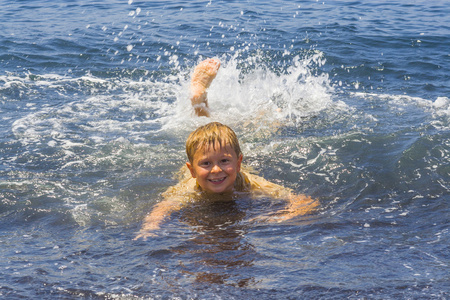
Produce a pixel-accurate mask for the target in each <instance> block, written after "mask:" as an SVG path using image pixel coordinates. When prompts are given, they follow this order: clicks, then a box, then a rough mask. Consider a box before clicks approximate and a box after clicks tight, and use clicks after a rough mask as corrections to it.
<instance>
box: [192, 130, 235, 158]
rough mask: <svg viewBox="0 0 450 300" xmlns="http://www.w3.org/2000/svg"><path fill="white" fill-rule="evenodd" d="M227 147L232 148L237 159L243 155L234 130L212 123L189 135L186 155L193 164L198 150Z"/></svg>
mask: <svg viewBox="0 0 450 300" xmlns="http://www.w3.org/2000/svg"><path fill="white" fill-rule="evenodd" d="M225 146H229V147H231V148H232V149H233V150H234V152H235V153H236V156H237V157H239V156H241V155H242V152H241V147H240V146H239V140H238V138H237V136H236V133H234V131H233V129H231V128H230V127H228V126H226V125H223V124H221V123H219V122H211V123H208V124H206V125H203V126H200V127H199V128H197V129H196V130H195V131H193V132H192V133H191V134H190V135H189V137H188V139H187V140H186V154H187V157H188V159H189V162H190V163H191V164H192V162H193V160H194V154H195V152H196V151H197V150H203V151H208V150H210V149H220V148H222V147H225Z"/></svg>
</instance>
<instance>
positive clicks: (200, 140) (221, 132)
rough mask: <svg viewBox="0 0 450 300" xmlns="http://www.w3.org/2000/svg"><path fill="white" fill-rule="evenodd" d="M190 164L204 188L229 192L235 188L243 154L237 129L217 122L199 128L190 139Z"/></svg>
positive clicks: (216, 191) (204, 189) (187, 142)
mask: <svg viewBox="0 0 450 300" xmlns="http://www.w3.org/2000/svg"><path fill="white" fill-rule="evenodd" d="M186 153H187V156H188V159H189V162H188V163H186V165H187V167H188V168H189V170H190V171H191V175H192V177H194V178H196V180H197V184H198V185H199V186H200V187H201V188H202V190H203V191H206V192H211V193H226V192H231V191H233V189H234V185H235V182H236V178H237V176H238V174H239V172H240V169H241V162H242V153H241V148H240V147H239V141H238V139H237V137H236V134H235V133H234V131H233V130H232V129H231V128H230V127H228V126H226V125H223V124H220V123H217V122H213V123H209V124H207V125H204V126H201V127H199V128H198V129H197V130H195V131H194V132H192V133H191V134H190V135H189V137H188V139H187V141H186Z"/></svg>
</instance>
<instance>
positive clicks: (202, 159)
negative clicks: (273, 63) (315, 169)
mask: <svg viewBox="0 0 450 300" xmlns="http://www.w3.org/2000/svg"><path fill="white" fill-rule="evenodd" d="M219 67H220V63H219V61H218V60H215V59H208V60H205V61H203V62H201V63H200V64H199V65H198V66H197V67H196V68H195V70H194V74H193V76H192V81H191V103H192V106H193V108H194V111H195V113H196V115H198V116H207V117H208V116H209V108H208V102H207V97H206V90H207V88H208V87H209V85H210V84H211V82H212V80H213V79H214V78H215V76H216V74H217V71H218V70H219ZM186 153H187V156H188V160H189V162H187V163H186V167H183V168H182V170H181V173H182V174H181V175H182V176H181V180H180V182H179V183H178V184H176V185H175V186H173V187H170V188H169V189H168V190H167V191H166V192H164V193H163V194H162V196H163V200H162V201H161V202H159V203H158V204H156V205H155V206H154V208H153V210H152V211H151V212H150V214H149V215H147V217H146V218H145V220H144V224H143V226H142V228H141V230H140V232H139V234H138V235H137V236H136V239H139V238H144V239H145V238H147V237H149V236H155V235H156V234H155V232H156V231H157V230H158V229H159V228H160V225H161V223H162V222H163V221H164V219H165V218H166V217H168V216H169V215H170V214H171V213H173V212H175V211H178V210H180V209H182V208H183V207H184V206H187V205H189V203H192V202H201V201H207V202H213V201H233V196H235V195H236V194H237V193H239V192H242V193H247V194H248V195H250V196H251V197H252V198H256V197H257V196H268V197H272V198H277V199H285V200H286V201H287V206H286V209H283V210H280V211H278V212H276V213H275V214H274V216H271V217H267V218H265V220H267V221H277V222H281V221H283V220H288V219H291V218H293V217H295V216H299V215H304V214H307V213H309V212H311V211H312V210H313V209H314V208H315V207H317V206H318V205H319V203H318V202H317V201H315V200H313V199H311V198H310V197H306V196H304V195H296V194H294V193H293V191H292V190H291V189H287V188H284V187H282V186H280V185H277V184H274V183H271V182H269V181H267V180H265V179H264V178H262V177H259V176H256V175H254V174H250V173H248V172H246V171H242V170H241V164H242V158H243V155H242V152H241V149H240V146H239V141H238V139H237V137H236V134H235V133H234V131H233V130H232V129H231V128H229V127H228V126H226V125H223V124H221V123H218V122H212V123H209V124H207V125H204V126H201V127H199V128H197V129H196V130H195V131H194V132H192V133H191V134H190V135H189V137H188V139H187V141H186ZM261 219H264V218H261Z"/></svg>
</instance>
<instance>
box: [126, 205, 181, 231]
mask: <svg viewBox="0 0 450 300" xmlns="http://www.w3.org/2000/svg"><path fill="white" fill-rule="evenodd" d="M181 207H182V204H181V202H180V201H176V200H163V201H161V202H160V203H158V204H156V205H155V207H154V208H153V209H152V211H151V212H150V214H148V215H147V216H146V217H145V219H144V223H143V224H142V227H141V229H140V231H139V234H138V235H137V236H136V238H135V239H139V238H144V239H145V238H147V237H149V236H155V235H156V234H155V233H154V232H155V231H157V230H158V229H160V226H161V224H162V223H163V222H164V221H165V219H166V218H168V217H169V216H170V215H171V214H172V213H173V212H175V211H177V210H180V209H181Z"/></svg>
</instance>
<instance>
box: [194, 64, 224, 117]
mask: <svg viewBox="0 0 450 300" xmlns="http://www.w3.org/2000/svg"><path fill="white" fill-rule="evenodd" d="M219 68H220V61H219V60H217V59H214V58H210V59H206V60H204V61H202V62H201V63H199V64H198V65H197V67H195V70H194V73H193V74H192V78H191V104H192V107H193V108H194V111H195V114H196V115H197V116H199V117H200V116H205V117H209V108H208V98H207V92H206V90H207V89H208V87H209V86H210V85H211V82H212V81H213V80H214V78H215V77H216V75H217V72H218V71H219Z"/></svg>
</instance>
